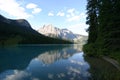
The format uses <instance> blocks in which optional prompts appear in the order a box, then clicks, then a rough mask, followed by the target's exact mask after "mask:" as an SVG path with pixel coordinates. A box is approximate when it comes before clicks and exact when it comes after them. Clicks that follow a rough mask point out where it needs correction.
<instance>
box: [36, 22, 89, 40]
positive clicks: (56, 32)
mask: <svg viewBox="0 0 120 80" xmlns="http://www.w3.org/2000/svg"><path fill="white" fill-rule="evenodd" d="M38 32H39V33H41V34H43V35H46V36H49V37H57V38H60V39H65V40H70V41H73V42H80V40H81V41H82V40H87V36H84V35H80V34H75V33H73V32H72V31H70V30H68V29H59V28H57V27H54V26H53V25H52V24H49V25H44V26H43V27H42V28H40V29H38Z"/></svg>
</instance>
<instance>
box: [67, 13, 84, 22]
mask: <svg viewBox="0 0 120 80" xmlns="http://www.w3.org/2000/svg"><path fill="white" fill-rule="evenodd" d="M85 18H86V15H85V13H80V14H79V15H76V14H74V16H70V15H69V16H67V21H69V22H71V21H79V20H80V19H85Z"/></svg>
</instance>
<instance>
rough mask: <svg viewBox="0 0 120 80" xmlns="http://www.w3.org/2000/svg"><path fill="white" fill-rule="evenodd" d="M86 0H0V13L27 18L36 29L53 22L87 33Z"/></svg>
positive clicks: (79, 32)
mask: <svg viewBox="0 0 120 80" xmlns="http://www.w3.org/2000/svg"><path fill="white" fill-rule="evenodd" d="M86 4H87V2H86V0H0V14H2V15H4V16H5V17H7V18H11V19H21V18H23V19H27V20H28V21H29V22H30V24H31V26H32V27H33V28H34V29H39V28H40V27H42V26H43V25H48V24H52V25H54V26H55V27H58V28H67V29H69V30H71V31H72V32H74V33H78V34H83V35H87V33H86V31H85V29H87V27H88V26H87V25H86V24H85V21H86Z"/></svg>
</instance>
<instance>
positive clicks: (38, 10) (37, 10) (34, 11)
mask: <svg viewBox="0 0 120 80" xmlns="http://www.w3.org/2000/svg"><path fill="white" fill-rule="evenodd" d="M41 11H42V9H41V8H34V9H33V11H32V13H33V14H37V13H40V12H41Z"/></svg>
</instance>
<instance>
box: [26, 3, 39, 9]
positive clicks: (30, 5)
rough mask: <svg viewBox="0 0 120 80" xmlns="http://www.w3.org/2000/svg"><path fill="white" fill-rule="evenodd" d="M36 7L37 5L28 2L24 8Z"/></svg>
mask: <svg viewBox="0 0 120 80" xmlns="http://www.w3.org/2000/svg"><path fill="white" fill-rule="evenodd" d="M36 7H37V5H36V4H34V3H29V4H27V5H26V8H28V9H34V8H36Z"/></svg>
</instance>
